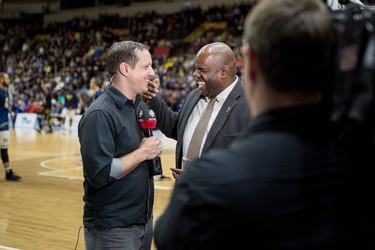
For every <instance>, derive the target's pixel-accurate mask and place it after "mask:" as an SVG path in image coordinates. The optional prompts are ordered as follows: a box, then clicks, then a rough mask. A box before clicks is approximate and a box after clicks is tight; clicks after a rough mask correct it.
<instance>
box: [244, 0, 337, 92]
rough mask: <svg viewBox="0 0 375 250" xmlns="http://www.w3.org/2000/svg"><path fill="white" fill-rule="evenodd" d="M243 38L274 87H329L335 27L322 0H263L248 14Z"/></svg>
mask: <svg viewBox="0 0 375 250" xmlns="http://www.w3.org/2000/svg"><path fill="white" fill-rule="evenodd" d="M243 40H244V43H248V44H249V45H250V46H251V48H252V49H253V51H254V53H255V56H256V57H257V60H258V62H259V68H260V71H261V72H262V74H263V75H264V77H265V79H266V81H267V83H268V84H269V85H270V86H272V87H273V88H274V89H277V90H278V91H290V90H296V91H315V90H318V91H321V90H323V89H325V87H326V86H324V85H325V84H326V83H327V74H330V73H331V72H329V70H332V67H330V64H331V63H332V56H333V51H334V40H335V29H334V22H333V20H332V17H331V15H330V14H329V12H328V9H327V6H326V5H325V4H324V3H323V2H322V1H320V0H262V1H259V3H257V4H256V5H255V6H254V8H253V9H252V10H251V12H250V13H249V15H248V16H247V18H246V22H245V30H244V34H243Z"/></svg>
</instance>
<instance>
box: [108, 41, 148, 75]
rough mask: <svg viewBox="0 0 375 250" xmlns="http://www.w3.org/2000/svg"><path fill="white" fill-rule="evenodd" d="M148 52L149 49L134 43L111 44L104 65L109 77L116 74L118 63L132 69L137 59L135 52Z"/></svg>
mask: <svg viewBox="0 0 375 250" xmlns="http://www.w3.org/2000/svg"><path fill="white" fill-rule="evenodd" d="M145 49H146V50H148V49H149V47H148V46H146V45H144V44H142V43H138V42H134V41H122V42H116V43H114V44H112V46H111V47H110V48H109V50H108V52H107V58H106V64H107V70H108V73H109V75H110V76H111V77H112V76H114V75H115V74H116V72H117V70H118V66H119V65H120V63H123V62H125V63H127V64H129V65H130V66H131V67H132V68H134V67H135V65H136V64H137V62H138V60H139V58H138V56H137V54H136V53H135V51H136V50H140V51H143V50H145Z"/></svg>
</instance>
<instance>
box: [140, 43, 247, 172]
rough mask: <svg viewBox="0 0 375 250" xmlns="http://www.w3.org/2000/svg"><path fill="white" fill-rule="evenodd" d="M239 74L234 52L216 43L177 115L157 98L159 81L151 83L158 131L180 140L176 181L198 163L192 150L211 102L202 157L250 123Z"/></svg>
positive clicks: (204, 54)
mask: <svg viewBox="0 0 375 250" xmlns="http://www.w3.org/2000/svg"><path fill="white" fill-rule="evenodd" d="M236 73H237V68H236V56H235V54H234V52H233V50H232V49H231V48H230V47H229V46H228V45H227V44H225V43H222V42H215V43H210V44H207V45H205V46H203V47H202V48H201V49H200V50H199V52H198V54H197V56H196V60H195V71H194V73H193V76H194V77H195V80H196V82H197V86H198V88H196V89H194V90H192V91H191V92H190V93H189V94H188V96H187V97H186V99H185V101H184V103H183V105H182V107H181V109H180V110H179V111H177V112H175V111H173V110H172V109H170V108H169V107H168V105H167V103H166V102H165V101H163V100H162V97H161V96H159V95H155V93H157V80H156V81H155V82H152V83H150V86H149V90H150V92H148V93H146V94H148V97H149V98H151V99H150V100H149V108H151V109H153V110H154V111H155V113H156V117H157V127H158V128H159V129H160V131H161V132H163V133H164V134H165V135H166V136H167V137H169V138H173V139H175V140H177V143H176V168H171V170H172V174H173V176H174V177H175V178H178V176H179V175H180V174H181V173H182V172H183V169H184V167H185V164H188V163H189V162H190V161H192V160H195V159H194V158H191V157H190V156H189V155H188V152H189V146H190V143H191V139H192V138H193V135H194V133H195V128H196V127H197V124H198V122H199V120H200V118H201V117H202V114H203V112H204V110H205V108H206V107H207V106H208V100H209V99H211V98H213V97H216V101H215V102H214V107H213V113H212V115H211V117H210V120H209V122H208V126H207V128H206V130H205V132H204V133H203V135H202V142H201V146H200V149H198V151H199V156H201V155H202V154H204V153H206V152H208V151H209V150H211V149H214V148H225V147H227V146H228V145H229V144H230V143H231V142H232V141H233V140H234V139H235V138H237V137H238V136H239V135H240V133H241V131H242V130H243V129H244V128H245V126H246V125H247V124H248V122H249V121H250V111H249V108H248V105H247V102H246V97H245V94H244V91H243V87H242V83H241V80H240V78H239V77H238V76H237V75H236ZM155 83H156V84H155ZM146 94H145V95H144V97H145V98H147V95H146ZM152 94H154V95H152ZM198 147H199V146H198Z"/></svg>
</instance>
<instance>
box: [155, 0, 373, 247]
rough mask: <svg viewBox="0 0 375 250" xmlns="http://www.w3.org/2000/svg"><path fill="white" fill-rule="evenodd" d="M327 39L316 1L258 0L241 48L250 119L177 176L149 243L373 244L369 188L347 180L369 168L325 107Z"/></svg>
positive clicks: (329, 30)
mask: <svg viewBox="0 0 375 250" xmlns="http://www.w3.org/2000/svg"><path fill="white" fill-rule="evenodd" d="M334 40H335V31H334V24H333V21H332V18H331V16H330V14H329V12H328V10H327V6H325V4H324V3H323V2H322V1H320V0H278V1H275V0H261V1H258V3H257V4H256V5H255V7H254V8H253V9H252V10H251V12H250V14H249V15H248V17H247V19H246V22H245V27H244V34H243V46H242V48H241V51H242V55H243V57H244V75H243V77H244V78H243V80H244V88H245V93H246V96H247V100H248V102H249V107H250V109H251V114H252V120H251V121H250V124H249V126H248V127H247V129H246V130H245V131H244V132H243V134H242V135H241V137H240V138H238V139H236V140H235V141H234V142H233V143H232V144H231V145H230V146H229V148H227V149H225V150H222V149H220V150H217V149H214V150H211V151H210V152H207V153H206V154H204V155H203V156H201V158H200V159H198V160H196V161H194V162H192V163H191V164H190V165H189V167H188V168H187V169H186V170H185V172H184V174H183V175H181V177H180V178H179V180H178V181H177V182H176V185H175V189H174V191H173V194H172V197H171V200H170V203H169V204H168V206H167V208H166V210H165V211H164V213H163V214H162V215H161V217H160V218H159V219H158V220H157V222H156V225H155V231H154V237H155V238H154V239H155V243H156V247H157V249H158V250H167V249H173V250H179V249H194V250H197V249H257V250H259V249H285V250H286V249H288V250H291V249H319V250H322V249H326V250H333V249H335V250H336V249H337V250H338V249H353V250H354V249H366V247H365V246H367V247H368V248H367V249H374V248H373V245H370V244H369V241H368V240H369V238H370V237H368V238H366V237H367V236H369V235H371V234H369V233H368V232H370V233H372V239H373V238H374V234H373V233H374V231H367V232H366V228H365V227H366V226H365V225H366V223H367V221H366V219H367V220H370V221H372V222H373V220H372V218H373V215H372V214H373V206H370V207H371V208H372V213H366V212H368V211H369V210H371V209H368V207H367V205H368V203H369V202H368V201H371V199H372V197H373V190H374V189H364V188H362V187H363V185H362V183H361V182H360V181H358V179H356V178H355V177H357V176H358V174H357V173H358V171H359V173H361V175H364V176H362V177H361V178H362V179H363V180H366V181H367V179H366V178H367V176H368V174H369V172H361V169H362V165H361V163H363V162H362V160H361V158H360V157H357V155H353V152H352V151H351V145H349V144H347V143H346V142H343V141H340V140H339V139H338V138H337V136H335V133H334V132H335V131H333V129H332V124H331V122H330V119H329V112H327V111H329V109H328V108H327V107H328V105H327V104H328V103H329V102H328V100H327V99H328V98H327V97H328V92H326V91H327V89H328V88H327V84H328V80H329V78H330V77H329V75H330V74H331V73H332V72H330V70H332V67H331V63H332V60H331V59H332V55H333V53H334V52H333V51H334V49H333V48H334V46H333V44H334ZM326 98H327V99H326ZM356 146H361V145H360V144H358V145H356ZM369 192H371V193H372V195H368V196H367V200H358V199H357V196H364V195H363V194H362V193H369ZM371 193H370V194H371ZM361 213H365V215H364V216H362V214H361ZM368 215H369V216H368ZM372 222H371V223H372ZM369 224H370V223H369ZM369 224H368V225H369ZM373 225H374V224H372V225H371V226H372V227H373Z"/></svg>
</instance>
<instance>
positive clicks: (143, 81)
mask: <svg viewBox="0 0 375 250" xmlns="http://www.w3.org/2000/svg"><path fill="white" fill-rule="evenodd" d="M135 53H136V55H137V56H138V58H139V60H138V62H137V63H136V64H135V66H134V67H133V68H132V67H131V66H130V65H128V67H129V75H128V81H129V82H130V83H132V84H131V89H132V91H133V92H134V93H135V94H136V95H139V94H143V93H145V92H146V91H147V90H148V88H147V86H148V82H147V80H149V79H150V78H152V77H153V76H154V75H155V72H154V69H153V68H152V58H151V54H150V52H149V51H148V50H145V49H144V50H138V49H137V50H136V51H135Z"/></svg>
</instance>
